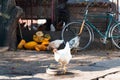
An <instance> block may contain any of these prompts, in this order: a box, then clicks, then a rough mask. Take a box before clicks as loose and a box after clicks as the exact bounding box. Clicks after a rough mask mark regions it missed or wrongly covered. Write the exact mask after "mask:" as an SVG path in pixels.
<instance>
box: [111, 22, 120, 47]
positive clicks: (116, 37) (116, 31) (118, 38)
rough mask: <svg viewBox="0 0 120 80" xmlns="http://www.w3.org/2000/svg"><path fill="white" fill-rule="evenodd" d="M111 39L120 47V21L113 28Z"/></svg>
mask: <svg viewBox="0 0 120 80" xmlns="http://www.w3.org/2000/svg"><path fill="white" fill-rule="evenodd" d="M111 39H112V42H113V44H114V45H115V46H116V47H117V48H119V49H120V23H117V24H116V25H114V26H113V28H112V29H111Z"/></svg>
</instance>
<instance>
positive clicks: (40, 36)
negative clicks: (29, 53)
mask: <svg viewBox="0 0 120 80" xmlns="http://www.w3.org/2000/svg"><path fill="white" fill-rule="evenodd" d="M50 39H51V37H50V35H49V34H44V33H43V32H42V31H38V32H36V33H35V34H34V35H33V41H29V42H26V41H25V40H24V39H22V40H21V41H20V43H19V44H18V46H17V48H18V49H24V48H25V49H28V50H36V51H45V50H47V46H48V44H49V41H50Z"/></svg>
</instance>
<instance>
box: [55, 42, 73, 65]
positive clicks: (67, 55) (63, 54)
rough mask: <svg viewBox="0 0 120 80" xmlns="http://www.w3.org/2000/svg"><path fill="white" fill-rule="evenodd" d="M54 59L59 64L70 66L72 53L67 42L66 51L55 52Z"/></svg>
mask: <svg viewBox="0 0 120 80" xmlns="http://www.w3.org/2000/svg"><path fill="white" fill-rule="evenodd" d="M54 58H55V60H56V61H57V62H59V63H63V62H64V64H68V63H69V61H70V60H71V58H72V55H71V51H70V46H69V43H68V42H67V43H66V45H65V48H64V49H61V50H57V51H55V52H54Z"/></svg>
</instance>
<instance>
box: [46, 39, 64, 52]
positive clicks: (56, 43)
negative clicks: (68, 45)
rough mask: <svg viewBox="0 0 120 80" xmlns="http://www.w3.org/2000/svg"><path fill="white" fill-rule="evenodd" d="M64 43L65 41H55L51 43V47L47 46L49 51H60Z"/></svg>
mask: <svg viewBox="0 0 120 80" xmlns="http://www.w3.org/2000/svg"><path fill="white" fill-rule="evenodd" d="M62 43H63V40H59V39H57V40H54V41H52V42H50V43H49V45H48V46H47V49H48V50H49V49H51V48H53V49H58V48H59V47H60V45H61V44H62Z"/></svg>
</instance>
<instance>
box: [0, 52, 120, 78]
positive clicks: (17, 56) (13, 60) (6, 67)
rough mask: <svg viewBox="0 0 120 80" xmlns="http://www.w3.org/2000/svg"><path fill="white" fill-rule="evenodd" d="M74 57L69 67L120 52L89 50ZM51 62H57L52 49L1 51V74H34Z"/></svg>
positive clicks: (88, 63) (114, 56) (113, 56)
mask: <svg viewBox="0 0 120 80" xmlns="http://www.w3.org/2000/svg"><path fill="white" fill-rule="evenodd" d="M72 56H73V58H72V60H71V61H70V64H68V68H72V67H75V66H76V65H77V66H78V65H79V66H84V65H90V64H93V63H95V62H99V61H103V60H108V59H113V58H120V52H119V51H117V50H115V51H112V50H88V51H80V52H78V53H75V54H72ZM50 64H57V62H56V61H55V60H54V55H53V53H52V52H50V51H41V52H36V51H31V50H18V51H7V52H3V53H0V75H20V76H22V75H34V74H37V73H45V72H46V68H47V67H48V66H49V65H50Z"/></svg>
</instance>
